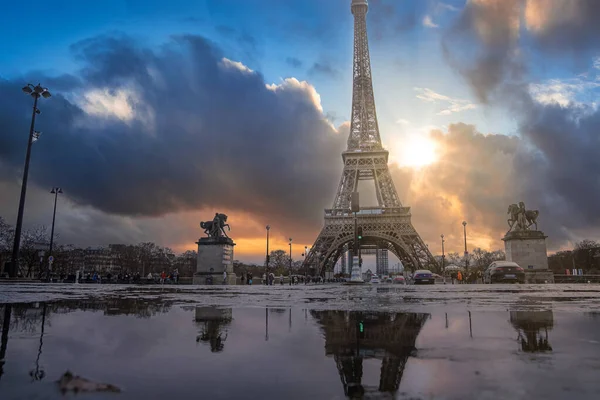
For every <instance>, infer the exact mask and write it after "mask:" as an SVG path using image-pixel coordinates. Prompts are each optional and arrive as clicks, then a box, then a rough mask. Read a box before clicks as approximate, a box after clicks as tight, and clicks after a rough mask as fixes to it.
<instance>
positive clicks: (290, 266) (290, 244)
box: [290, 238, 292, 286]
mask: <svg viewBox="0 0 600 400" xmlns="http://www.w3.org/2000/svg"><path fill="white" fill-rule="evenodd" d="M290 286H292V238H290Z"/></svg>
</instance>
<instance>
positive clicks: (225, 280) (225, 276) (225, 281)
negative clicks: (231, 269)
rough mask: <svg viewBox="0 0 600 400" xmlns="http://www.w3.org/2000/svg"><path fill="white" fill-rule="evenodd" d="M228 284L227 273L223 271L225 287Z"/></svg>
mask: <svg viewBox="0 0 600 400" xmlns="http://www.w3.org/2000/svg"><path fill="white" fill-rule="evenodd" d="M226 284H227V271H223V285H226Z"/></svg>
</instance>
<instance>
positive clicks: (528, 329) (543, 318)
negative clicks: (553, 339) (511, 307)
mask: <svg viewBox="0 0 600 400" xmlns="http://www.w3.org/2000/svg"><path fill="white" fill-rule="evenodd" d="M510 323H511V325H512V326H513V327H514V328H515V329H516V330H517V332H518V333H519V337H518V339H517V340H518V341H519V343H520V344H521V350H523V351H524V352H527V353H540V352H544V351H552V346H550V343H549V342H548V329H550V330H552V328H553V327H554V316H553V313H552V311H551V310H546V311H511V312H510ZM542 329H543V330H544V334H543V335H542V333H541V332H540V331H541V330H542Z"/></svg>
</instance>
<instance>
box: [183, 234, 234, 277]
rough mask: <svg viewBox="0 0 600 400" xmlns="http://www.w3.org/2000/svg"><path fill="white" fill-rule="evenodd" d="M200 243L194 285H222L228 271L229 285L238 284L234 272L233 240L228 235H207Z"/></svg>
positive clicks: (198, 242)
mask: <svg viewBox="0 0 600 400" xmlns="http://www.w3.org/2000/svg"><path fill="white" fill-rule="evenodd" d="M196 243H197V244H198V263H197V265H196V272H195V273H194V277H193V279H192V283H193V284H194V285H211V284H212V285H222V284H223V271H227V282H225V284H227V285H235V284H236V276H235V274H234V272H233V246H235V243H233V240H231V239H230V238H227V237H219V238H213V237H205V238H202V239H200V240H199V241H197V242H196Z"/></svg>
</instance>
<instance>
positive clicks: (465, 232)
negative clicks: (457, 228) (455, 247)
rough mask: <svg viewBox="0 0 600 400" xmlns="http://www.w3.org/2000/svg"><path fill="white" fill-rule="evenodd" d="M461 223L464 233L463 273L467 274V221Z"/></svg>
mask: <svg viewBox="0 0 600 400" xmlns="http://www.w3.org/2000/svg"><path fill="white" fill-rule="evenodd" d="M462 225H463V229H464V235H465V275H467V274H468V273H469V252H468V251H467V221H463V223H462ZM465 278H466V276H465Z"/></svg>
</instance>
